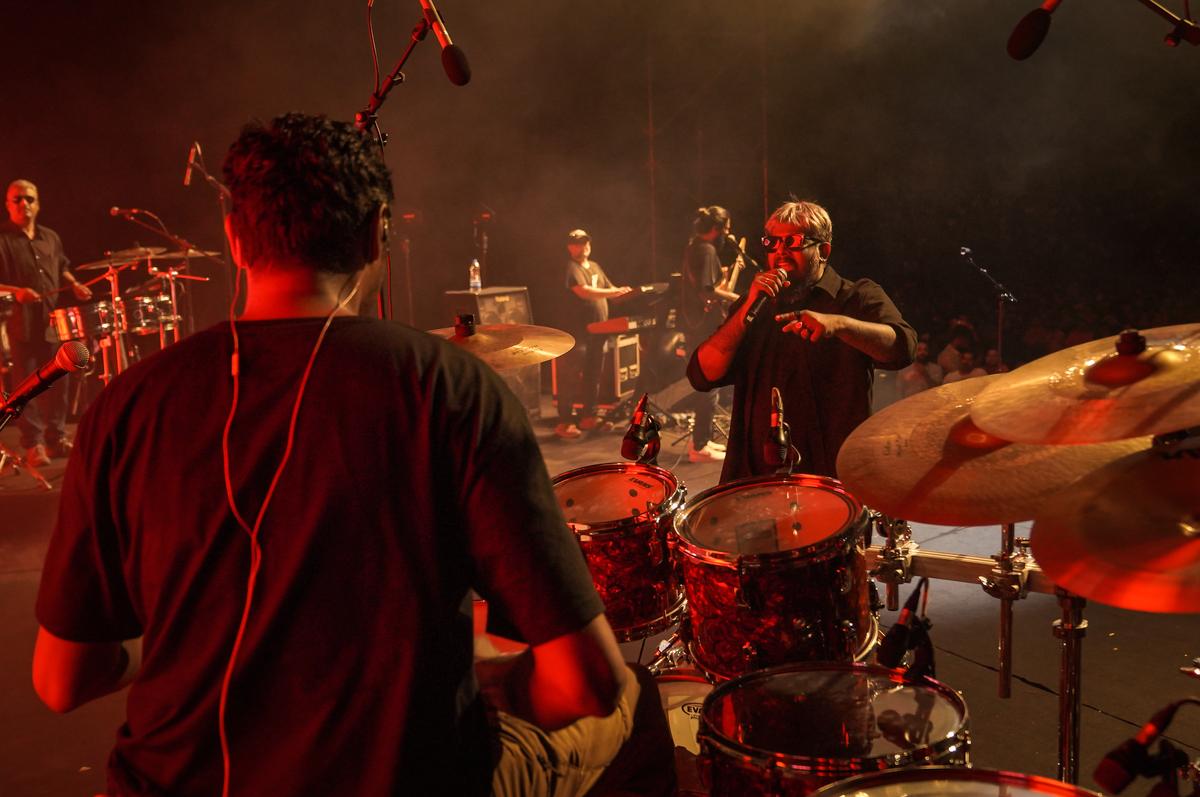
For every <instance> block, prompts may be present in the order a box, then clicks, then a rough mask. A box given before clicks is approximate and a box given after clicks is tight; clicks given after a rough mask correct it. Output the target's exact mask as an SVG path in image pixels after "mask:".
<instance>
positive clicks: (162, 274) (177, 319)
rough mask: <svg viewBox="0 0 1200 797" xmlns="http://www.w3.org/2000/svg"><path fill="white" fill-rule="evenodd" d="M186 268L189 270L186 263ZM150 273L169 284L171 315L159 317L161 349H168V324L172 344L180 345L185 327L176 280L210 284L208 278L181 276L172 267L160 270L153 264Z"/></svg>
mask: <svg viewBox="0 0 1200 797" xmlns="http://www.w3.org/2000/svg"><path fill="white" fill-rule="evenodd" d="M184 268H187V265H186V263H185V265H184ZM148 270H149V272H150V274H152V275H153V276H155V277H158V278H159V279H160V280H163V281H165V282H166V283H167V295H168V296H169V297H170V304H171V315H170V316H168V317H166V318H163V317H162V316H161V315H160V316H159V317H158V345H159V348H160V349H165V348H166V347H167V322H168V321H170V322H171V333H172V338H173V340H172V341H171V342H172V343H178V342H179V337H180V334H181V328H182V327H183V316H182V315H181V314H180V312H179V295H178V292H177V291H176V288H175V281H176V280H193V281H195V282H208V277H198V276H194V275H192V274H181V273H180V272H179V269H177V268H175V267H174V266H172V267H171V268H166V269H159V268H155V267H154V264H153V263H151V265H150V267H149V269H148Z"/></svg>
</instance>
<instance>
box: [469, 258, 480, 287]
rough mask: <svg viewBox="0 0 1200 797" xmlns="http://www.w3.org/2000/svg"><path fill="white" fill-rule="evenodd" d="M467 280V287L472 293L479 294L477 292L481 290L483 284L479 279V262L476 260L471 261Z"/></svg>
mask: <svg viewBox="0 0 1200 797" xmlns="http://www.w3.org/2000/svg"><path fill="white" fill-rule="evenodd" d="M468 278H469V279H468V282H467V285H468V287H469V288H470V289H471V291H472V292H473V293H479V291H480V290H482V289H483V282H482V281H481V280H480V278H479V261H478V260H476V259H472V260H471V268H470V270H469V271H468Z"/></svg>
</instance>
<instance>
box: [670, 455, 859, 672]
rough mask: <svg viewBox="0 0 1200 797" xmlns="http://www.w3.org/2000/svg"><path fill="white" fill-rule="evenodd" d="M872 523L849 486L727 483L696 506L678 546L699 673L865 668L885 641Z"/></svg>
mask: <svg viewBox="0 0 1200 797" xmlns="http://www.w3.org/2000/svg"><path fill="white" fill-rule="evenodd" d="M868 521H869V517H868V513H867V511H866V510H865V509H864V507H863V505H862V504H861V503H859V501H858V500H857V499H855V498H854V496H852V495H850V493H848V492H847V491H846V489H845V488H844V487H843V486H842V484H841V482H839V481H837V480H836V479H831V478H828V477H825V476H812V475H807V474H793V475H791V476H766V477H756V478H751V479H743V480H741V481H736V482H730V483H728V484H722V485H718V486H717V487H714V488H712V489H710V490H706V491H704V492H702V493H700V494H699V495H697V496H696V497H695V499H693V500H692V501H690V502H688V505H687V506H686V507H684V509H683V510H682V511H680V512H679V513H678V514H677V515H676V517H675V535H674V537H673V538H672V543H673V545H674V546H675V549H676V558H677V560H678V564H679V569H680V572H681V574H682V578H683V584H684V590H685V592H686V595H687V615H688V616H687V620H688V628H687V636H688V639H689V642H688V650H689V653H690V655H691V658H692V661H693V662H694V663H695V664H696V666H697V667H699V668H700V669H702V670H703V671H705V672H706V673H709V674H710V675H712V676H713V677H715V678H720V679H727V678H732V677H734V676H737V675H740V674H742V673H745V672H750V671H752V670H758V669H763V668H766V667H773V666H777V665H781V664H788V663H793V662H805V661H846V662H848V661H852V660H856V659H861V658H863V657H865V656H866V655H867V653H868V652H869V651H870V649H871V647H872V646H873V645H874V643H875V640H876V637H877V636H878V623H877V621H876V618H875V615H874V612H873V611H872V607H871V604H870V598H869V596H868V578H867V568H866V559H865V556H864V550H865V547H866V532H867V529H868V527H869V525H868Z"/></svg>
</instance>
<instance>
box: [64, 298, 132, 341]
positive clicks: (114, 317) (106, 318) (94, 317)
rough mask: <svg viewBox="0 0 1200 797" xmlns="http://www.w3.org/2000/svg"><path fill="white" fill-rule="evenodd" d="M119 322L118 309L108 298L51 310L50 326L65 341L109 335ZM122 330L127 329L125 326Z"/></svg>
mask: <svg viewBox="0 0 1200 797" xmlns="http://www.w3.org/2000/svg"><path fill="white" fill-rule="evenodd" d="M117 324H118V314H117V311H116V309H115V308H114V307H113V303H112V302H110V301H108V300H107V299H102V300H100V301H98V302H92V303H91V304H81V305H79V306H78V307H60V308H58V309H56V310H51V311H50V326H51V327H53V328H54V334H55V335H57V336H58V339H59V340H60V341H63V342H66V341H68V340H85V339H87V338H95V337H99V336H101V335H108V334H110V333H111V332H113V330H115V329H116V328H117ZM121 331H122V332H124V331H125V329H124V327H122V328H121Z"/></svg>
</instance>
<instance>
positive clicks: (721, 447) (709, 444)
mask: <svg viewBox="0 0 1200 797" xmlns="http://www.w3.org/2000/svg"><path fill="white" fill-rule="evenodd" d="M704 447H705V448H711V449H713V450H715V451H724V450H725V448H726V446H725V444H724V443H718V442H717V441H716V440H709V441H708V442H707V443H705V444H704Z"/></svg>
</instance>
